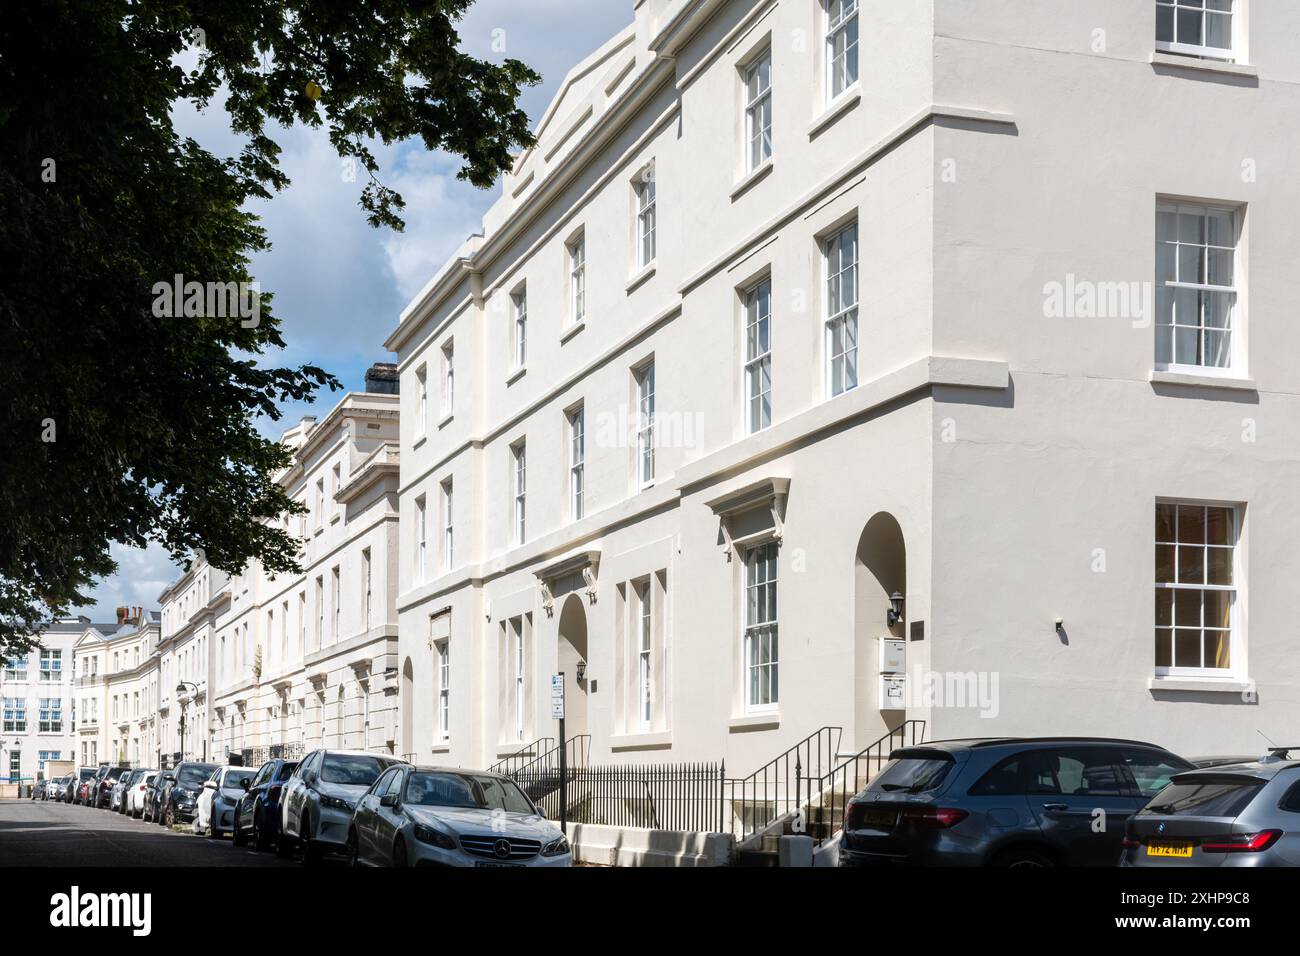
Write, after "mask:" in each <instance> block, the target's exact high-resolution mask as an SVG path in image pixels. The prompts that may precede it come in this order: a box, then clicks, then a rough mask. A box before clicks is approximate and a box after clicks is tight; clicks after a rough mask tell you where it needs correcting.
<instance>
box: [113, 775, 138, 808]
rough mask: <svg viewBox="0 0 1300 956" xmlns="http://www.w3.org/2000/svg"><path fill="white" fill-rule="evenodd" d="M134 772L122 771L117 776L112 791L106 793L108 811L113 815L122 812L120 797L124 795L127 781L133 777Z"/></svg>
mask: <svg viewBox="0 0 1300 956" xmlns="http://www.w3.org/2000/svg"><path fill="white" fill-rule="evenodd" d="M134 774H135V771H134V770H123V771H122V772H121V773H120V774H118V777H117V782H116V783H114V784H113V789H112V790H110V791H109V793H108V809H110V810H112V811H113V812H114V813H121V812H122V795H123V794H124V793H126V785H127V781H129V780H130V779H131V777H132V776H134Z"/></svg>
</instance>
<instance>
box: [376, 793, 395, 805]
mask: <svg viewBox="0 0 1300 956" xmlns="http://www.w3.org/2000/svg"><path fill="white" fill-rule="evenodd" d="M379 805H380V806H381V807H395V806H397V794H395V793H386V794H384V795H383V796H382V797H380V798H379Z"/></svg>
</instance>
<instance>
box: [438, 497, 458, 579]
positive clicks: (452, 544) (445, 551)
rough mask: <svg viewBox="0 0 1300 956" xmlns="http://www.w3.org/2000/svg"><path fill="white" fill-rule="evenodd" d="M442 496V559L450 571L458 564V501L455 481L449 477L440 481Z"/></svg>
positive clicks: (444, 566)
mask: <svg viewBox="0 0 1300 956" xmlns="http://www.w3.org/2000/svg"><path fill="white" fill-rule="evenodd" d="M438 488H439V491H440V494H441V497H442V560H443V568H444V569H445V570H447V571H450V570H451V569H452V568H454V567H455V566H456V538H455V523H454V521H453V517H454V515H453V510H452V509H453V508H454V506H455V503H456V499H455V494H456V485H455V481H454V480H453V479H452V478H450V477H448V478H444V479H443V480H442V481H440V482H439V483H438Z"/></svg>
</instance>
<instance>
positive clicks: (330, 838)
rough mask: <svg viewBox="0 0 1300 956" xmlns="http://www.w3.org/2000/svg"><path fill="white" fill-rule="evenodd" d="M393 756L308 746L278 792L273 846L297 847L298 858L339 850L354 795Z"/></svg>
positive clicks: (286, 851) (281, 850)
mask: <svg viewBox="0 0 1300 956" xmlns="http://www.w3.org/2000/svg"><path fill="white" fill-rule="evenodd" d="M396 763H401V761H399V760H398V759H397V758H395V757H388V756H381V755H377V754H371V753H365V752H364V751H360V750H314V751H312V752H311V753H309V754H308V755H307V756H306V757H304V758H303V761H302V763H300V764H299V765H298V769H297V770H295V771H294V773H293V776H291V777H290V778H289V782H288V783H287V784H285V787H284V792H283V794H281V797H280V804H281V805H280V838H279V840H278V841H277V843H276V852H277V853H278V854H279V855H281V856H289V855H290V854H291V853H292V852H293V850H294V849H295V848H301V849H302V858H303V862H304V863H315V862H317V861H318V860H319V859H320V858H321V856H322V855H323V854H325V853H326V852H329V851H341V850H343V848H344V845H345V844H346V843H347V839H348V830H349V828H350V827H351V825H352V814H353V812H354V811H355V810H356V808H357V801H358V800H360V799H361V797H362V795H363V794H364V793H365V792H366V791H367V790H368V789H370V785H371V784H372V783H374V782H375V781H376V780H377V779H379V775H380V774H381V773H383V772H384V771H385V770H387V769H388V768H389V767H391V766H393V764H396Z"/></svg>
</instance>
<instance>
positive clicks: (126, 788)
mask: <svg viewBox="0 0 1300 956" xmlns="http://www.w3.org/2000/svg"><path fill="white" fill-rule="evenodd" d="M144 773H145V771H144V768H142V767H136V768H134V769H133V770H132V771H131V772H130V773H127V774H124V775H123V776H122V777H121V778H120V779H119V780H118V781H117V786H116V787H115V788H114V789H113V804H112V809H114V810H116V811H117V812H118V813H122V814H125V813H126V812H127V807H128V805H129V804H130V797H131V790H132V789H133V788H134V787H135V785H136V784H137V783H138V782H139V781H140V779H141V778H142V777H143V776H144Z"/></svg>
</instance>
